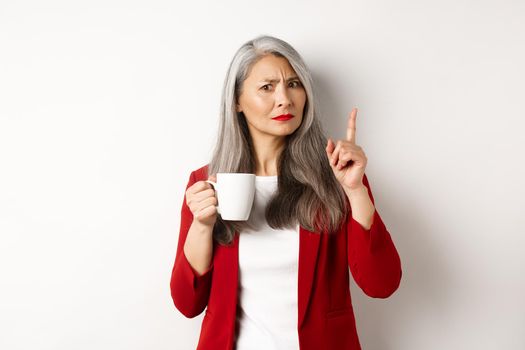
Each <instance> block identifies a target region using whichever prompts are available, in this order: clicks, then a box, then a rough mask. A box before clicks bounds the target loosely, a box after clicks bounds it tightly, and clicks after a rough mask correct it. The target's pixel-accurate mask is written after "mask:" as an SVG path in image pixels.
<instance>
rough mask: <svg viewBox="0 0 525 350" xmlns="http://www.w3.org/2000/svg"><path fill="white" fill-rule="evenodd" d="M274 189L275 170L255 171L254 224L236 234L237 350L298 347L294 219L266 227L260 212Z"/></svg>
mask: <svg viewBox="0 0 525 350" xmlns="http://www.w3.org/2000/svg"><path fill="white" fill-rule="evenodd" d="M276 191H277V175H275V176H256V178H255V197H254V203H253V206H252V210H251V213H250V217H249V219H248V220H249V222H250V224H251V225H252V226H253V227H254V229H246V230H242V231H241V232H240V236H239V286H238V301H237V322H238V326H239V330H238V337H237V343H236V349H237V350H258V349H261V350H262V349H264V350H274V349H275V350H277V349H278V350H289V349H299V336H298V331H297V315H298V309H297V284H298V282H297V281H298V275H297V273H298V261H299V224H297V226H296V227H295V229H285V230H274V229H272V228H271V227H269V226H268V224H267V223H266V219H265V217H264V211H265V208H266V205H267V203H268V201H269V200H270V197H272V196H273V194H274V193H275V192H276Z"/></svg>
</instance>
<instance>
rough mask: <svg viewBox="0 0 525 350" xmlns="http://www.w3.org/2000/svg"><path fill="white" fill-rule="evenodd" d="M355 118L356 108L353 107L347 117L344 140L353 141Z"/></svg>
mask: <svg viewBox="0 0 525 350" xmlns="http://www.w3.org/2000/svg"><path fill="white" fill-rule="evenodd" d="M356 119H357V108H355V107H354V108H353V109H352V112H350V117H349V118H348V127H347V129H346V140H347V141H350V142H352V143H355V129H356V127H355V125H356Z"/></svg>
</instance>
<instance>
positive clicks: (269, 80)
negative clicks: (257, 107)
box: [261, 76, 299, 83]
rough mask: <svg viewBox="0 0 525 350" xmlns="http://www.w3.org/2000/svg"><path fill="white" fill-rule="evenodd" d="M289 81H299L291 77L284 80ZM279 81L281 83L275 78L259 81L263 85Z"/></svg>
mask: <svg viewBox="0 0 525 350" xmlns="http://www.w3.org/2000/svg"><path fill="white" fill-rule="evenodd" d="M291 80H299V78H298V77H296V76H293V77H290V78H288V79H286V81H291ZM279 81H281V80H280V79H276V78H266V79H263V80H261V83H263V82H264V83H277V82H279Z"/></svg>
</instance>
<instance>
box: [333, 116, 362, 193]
mask: <svg viewBox="0 0 525 350" xmlns="http://www.w3.org/2000/svg"><path fill="white" fill-rule="evenodd" d="M356 117H357V108H354V109H352V112H350V117H349V118H348V127H347V129H346V140H339V141H337V144H335V145H334V143H333V141H332V140H331V139H328V144H327V146H326V154H327V156H328V160H329V161H330V166H331V167H332V170H333V172H334V175H335V177H336V179H337V180H338V181H339V183H340V184H341V186H343V188H345V189H347V190H350V191H351V190H354V189H358V188H360V187H363V186H364V184H363V176H364V174H365V167H366V163H367V160H368V159H367V158H366V155H365V152H363V149H362V148H361V147H359V146H358V145H356V144H355V130H356V127H355V126H356Z"/></svg>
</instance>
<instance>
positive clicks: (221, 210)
mask: <svg viewBox="0 0 525 350" xmlns="http://www.w3.org/2000/svg"><path fill="white" fill-rule="evenodd" d="M206 182H207V183H210V184H212V185H213V187H214V188H215V194H216V196H217V203H218V206H216V208H217V213H218V214H220V216H221V218H222V219H223V220H235V221H245V220H248V218H249V217H250V212H251V210H252V205H253V199H254V196H255V174H247V173H217V183H215V182H213V181H210V180H206Z"/></svg>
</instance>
